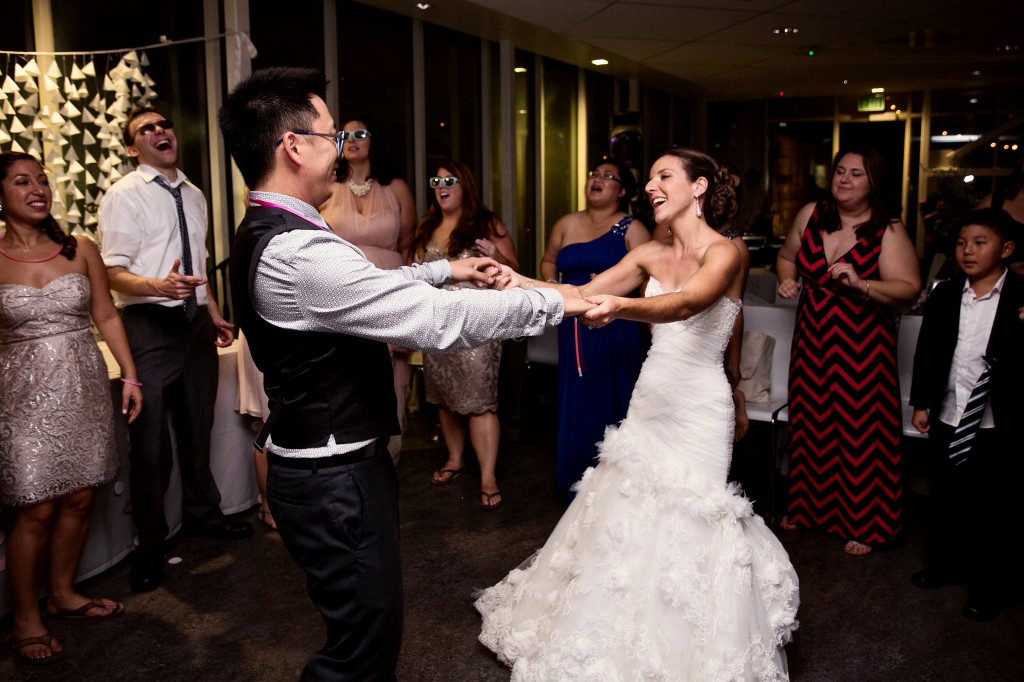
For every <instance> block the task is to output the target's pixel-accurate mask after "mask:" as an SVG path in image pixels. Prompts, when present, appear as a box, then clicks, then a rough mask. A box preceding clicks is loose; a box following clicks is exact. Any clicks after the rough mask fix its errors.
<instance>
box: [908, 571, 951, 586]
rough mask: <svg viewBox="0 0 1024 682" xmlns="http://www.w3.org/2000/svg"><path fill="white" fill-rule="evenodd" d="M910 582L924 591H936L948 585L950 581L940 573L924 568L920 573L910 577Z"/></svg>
mask: <svg viewBox="0 0 1024 682" xmlns="http://www.w3.org/2000/svg"><path fill="white" fill-rule="evenodd" d="M910 582H912V583H914V585H916V586H918V587H920V588H921V589H923V590H934V589H936V588H939V587H942V586H943V585H946V584H948V583H949V582H950V581H949V580H947V579H946V576H944V575H942V574H941V573H939V572H938V571H933V570H932V569H930V568H922V569H921V570H920V571H918V572H917V573H915V574H914V575H912V576H910Z"/></svg>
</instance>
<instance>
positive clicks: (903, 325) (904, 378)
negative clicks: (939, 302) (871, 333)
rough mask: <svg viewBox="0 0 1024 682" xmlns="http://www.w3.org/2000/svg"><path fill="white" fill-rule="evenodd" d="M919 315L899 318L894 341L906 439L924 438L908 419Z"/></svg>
mask: <svg viewBox="0 0 1024 682" xmlns="http://www.w3.org/2000/svg"><path fill="white" fill-rule="evenodd" d="M921 320H922V317H921V316H920V315H903V316H902V317H901V318H900V328H899V336H898V337H897V339H896V362H897V363H898V368H899V373H900V405H901V406H902V408H903V435H904V436H906V437H908V438H924V434H923V433H921V432H920V431H918V430H917V429H915V428H914V427H913V425H911V423H910V417H911V415H912V414H913V413H914V408H912V407H911V406H910V383H911V380H912V379H913V375H914V352H915V351H916V350H917V337H918V334H919V333H920V332H921Z"/></svg>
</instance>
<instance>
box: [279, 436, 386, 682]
mask: <svg viewBox="0 0 1024 682" xmlns="http://www.w3.org/2000/svg"><path fill="white" fill-rule="evenodd" d="M387 441H388V439H387V438H386V437H382V438H379V439H377V442H376V443H375V444H374V446H373V447H374V450H373V456H371V457H370V458H368V459H362V460H360V461H357V462H354V463H351V464H341V465H336V466H325V467H320V466H318V465H317V464H316V462H315V461H313V462H310V463H307V464H306V467H307V468H295V466H296V463H295V462H291V461H284V460H283V459H282V458H279V457H275V456H271V457H268V472H267V501H268V502H269V505H270V512H271V513H272V514H273V515H274V521H275V522H277V527H278V530H279V531H280V533H281V539H282V540H283V541H284V544H285V547H287V548H288V551H289V552H290V553H291V555H292V558H293V559H295V562H296V563H297V564H298V565H299V566H300V567H301V568H302V570H303V571H305V572H306V589H307V591H308V593H309V597H310V599H311V600H312V601H313V603H314V604H315V605H316V607H317V609H319V610H320V614H321V616H323V619H324V622H325V623H326V624H327V641H326V642H325V644H324V646H323V648H321V649H320V650H319V651H317V652H316V653H314V654H313V655H312V656H311V657H310V659H309V662H308V663H307V664H306V668H305V670H304V671H303V673H302V678H301V679H302V680H303V681H304V682H321V681H323V682H384V681H391V680H394V679H395V668H396V666H397V664H398V653H399V650H400V649H401V645H402V567H401V562H400V557H399V551H398V477H397V475H396V474H395V467H394V464H393V463H392V461H391V456H390V455H389V454H388V450H387Z"/></svg>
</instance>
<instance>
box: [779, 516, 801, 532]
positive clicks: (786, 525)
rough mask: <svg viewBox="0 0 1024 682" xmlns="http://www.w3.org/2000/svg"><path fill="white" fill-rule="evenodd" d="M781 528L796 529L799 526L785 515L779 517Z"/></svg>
mask: <svg viewBox="0 0 1024 682" xmlns="http://www.w3.org/2000/svg"><path fill="white" fill-rule="evenodd" d="M779 528H781V529H782V530H796V529H797V528H798V526H797V525H796V524H795V523H790V522H789V517H788V516H783V517H782V518H781V519H779Z"/></svg>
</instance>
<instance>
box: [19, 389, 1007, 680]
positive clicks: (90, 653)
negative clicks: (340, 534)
mask: <svg viewBox="0 0 1024 682" xmlns="http://www.w3.org/2000/svg"><path fill="white" fill-rule="evenodd" d="M541 393H542V396H541V398H540V399H537V398H536V392H535V391H528V395H529V396H530V398H529V399H528V400H527V401H526V402H527V407H526V408H525V410H524V417H525V420H524V423H523V426H522V429H521V433H520V438H519V441H518V442H517V443H511V442H504V443H503V444H502V450H501V460H500V463H499V483H500V485H501V488H502V492H503V493H504V495H505V502H504V505H503V507H502V508H501V509H500V510H498V511H496V512H493V513H488V512H483V511H480V510H479V509H478V507H477V504H478V498H479V496H478V495H477V490H478V481H477V480H475V478H474V475H473V473H472V472H469V473H467V474H466V475H464V476H462V477H461V478H459V479H458V480H457V481H455V482H454V483H453V484H451V485H449V486H446V487H441V488H438V487H434V486H431V485H430V484H429V482H428V479H429V476H430V472H431V471H432V470H433V469H434V468H436V467H437V466H439V465H440V464H441V463H442V462H443V460H444V454H443V452H442V449H441V448H440V447H439V444H438V443H437V442H436V441H434V440H432V436H433V435H434V433H435V427H434V426H433V421H434V420H433V419H423V418H422V417H414V418H413V419H412V420H411V422H410V425H409V430H408V432H407V437H406V451H405V453H404V456H403V459H402V462H401V464H400V465H399V476H400V480H401V507H402V548H403V565H404V575H405V590H406V600H405V601H406V609H405V613H406V621H405V639H404V644H403V649H402V657H401V661H400V664H399V670H398V673H399V679H400V680H403V681H412V682H433V681H437V682H447V681H450V680H456V681H463V680H465V681H474V682H476V681H481V682H490V681H495V682H496V681H498V680H507V679H508V671H507V669H505V668H504V667H503V666H502V665H500V664H499V663H498V662H497V661H496V660H495V659H494V657H493V656H492V655H491V654H490V652H488V651H487V650H486V649H484V648H483V647H482V646H481V645H479V644H478V643H477V641H476V635H477V631H478V626H479V621H478V618H477V615H476V613H475V611H474V610H473V607H472V601H473V599H472V596H471V594H472V592H473V591H474V590H475V589H477V588H481V587H484V586H487V585H490V584H492V583H494V582H495V581H497V580H498V579H500V578H501V577H502V576H503V575H504V574H505V573H506V572H507V571H508V570H509V569H511V568H513V567H515V566H516V565H517V564H518V563H519V562H521V561H522V560H523V559H524V558H526V557H527V556H528V555H530V554H531V553H532V552H533V551H534V550H535V549H536V548H537V547H538V546H539V545H540V544H542V543H543V541H544V539H545V538H546V536H547V534H548V532H550V530H551V528H552V527H553V526H554V524H555V523H556V521H557V520H558V518H559V516H560V513H561V507H560V506H559V504H558V503H556V502H555V501H554V499H553V494H552V490H553V478H554V465H553V457H554V438H555V420H554V407H553V406H552V402H551V401H550V399H548V400H544V399H543V394H544V392H543V391H542V392H541ZM766 447H767V438H766V434H765V433H763V432H761V433H756V432H755V433H753V434H751V436H750V441H749V442H748V444H747V447H746V448H745V449H744V451H742V452H740V453H739V454H738V455H737V461H736V467H735V471H736V475H737V477H738V478H739V479H740V480H741V481H743V482H744V483H745V487H746V489H747V490H748V492H749V494H750V496H751V497H753V498H754V499H755V500H756V501H760V500H762V499H764V485H763V483H764V481H763V477H760V478H759V475H760V474H761V473H763V471H764V466H763V465H762V464H763V462H764V455H763V453H764V451H765V450H764V448H766ZM923 500H924V498H921V497H918V496H915V495H913V494H909V495H908V510H907V519H908V523H907V532H906V533H905V536H904V539H903V542H901V543H900V544H899V546H897V547H895V548H893V549H892V550H890V551H886V552H875V553H873V554H872V555H870V556H867V557H864V558H854V557H849V556H846V555H844V554H843V553H842V551H841V543H840V542H838V541H837V540H835V539H832V538H829V537H826V536H823V535H819V534H815V533H806V532H797V533H786V532H783V531H778V533H779V534H780V536H781V538H782V540H783V542H784V543H785V545H786V547H787V549H788V550H789V552H790V554H791V558H792V560H793V563H794V564H795V566H796V568H797V571H798V573H799V575H800V580H801V598H802V606H801V609H800V613H799V619H800V629H799V630H798V631H797V633H796V636H795V639H794V641H793V643H792V644H791V645H790V646H789V647H788V649H787V651H788V656H789V661H790V672H791V674H792V678H793V679H794V680H815V681H818V680H821V681H836V682H845V681H849V682H868V681H874V680H900V681H902V680H979V681H981V680H985V681H989V680H1022V679H1024V605H1020V604H1018V605H1017V606H1014V607H1013V608H1010V609H1007V610H1005V611H1004V612H1003V613H1002V614H1001V615H1000V616H999V617H998V618H996V619H995V620H994V621H992V622H989V623H976V622H973V621H970V620H967V619H965V618H963V617H962V616H961V615H960V608H961V606H962V602H963V599H964V589H963V588H962V587H956V586H952V587H946V588H943V589H940V590H935V591H922V590H919V589H917V588H915V587H913V586H912V585H911V584H910V581H909V578H910V575H911V574H912V573H913V572H914V571H915V570H917V569H918V568H919V567H920V561H921V557H922V555H923V522H924V513H925V505H924V501H923ZM242 517H243V518H247V519H249V520H251V521H252V522H253V523H254V524H255V525H256V526H257V533H256V536H255V537H253V538H251V539H249V540H245V541H241V542H235V543H218V542H216V541H212V540H201V539H181V540H178V541H176V542H175V543H174V544H173V546H172V555H173V556H178V557H181V559H182V561H181V563H179V564H176V565H169V566H168V567H167V578H166V580H165V582H164V585H163V586H162V587H161V588H160V589H158V590H156V591H155V592H150V593H147V594H141V595H135V594H132V593H131V592H130V591H129V590H128V568H129V562H128V561H126V562H124V563H122V564H121V565H119V566H117V567H115V568H114V569H112V570H110V571H108V572H107V573H105V574H103V575H101V576H98V577H97V578H94V579H92V580H90V581H88V582H87V583H86V584H85V585H84V586H83V588H82V589H83V591H84V592H86V593H88V594H91V595H95V596H104V597H113V598H116V599H120V600H123V601H124V602H125V603H126V605H127V611H126V613H124V614H123V615H122V616H120V617H118V618H116V619H114V620H111V621H109V622H84V621H55V622H53V623H52V624H51V626H52V627H51V629H52V631H53V633H54V634H55V635H57V636H58V637H59V638H60V640H61V641H62V642H63V643H64V645H65V647H66V649H67V653H66V655H65V656H64V657H63V659H62V660H61V661H58V662H55V663H53V664H52V665H49V666H43V667H29V666H27V665H24V664H22V663H20V662H18V661H16V660H15V657H14V656H13V655H12V653H11V651H10V650H9V649H6V648H5V649H4V650H3V653H2V654H0V680H18V681H22V680H24V681H29V680H33V681H34V680H48V681H65V680H66V681H69V682H70V681H72V680H75V681H78V680H126V681H127V680H132V681H134V680H175V681H177V680H181V681H189V682H208V681H218V682H219V681H231V680H238V681H246V680H295V679H297V678H298V675H299V672H300V670H301V668H302V666H303V664H304V662H305V660H306V658H307V656H308V655H309V654H310V652H312V651H313V650H314V649H316V648H318V647H319V645H320V644H321V642H322V637H323V626H322V623H321V621H320V618H319V615H318V614H317V613H316V611H315V610H314V608H313V607H312V605H311V604H310V602H309V600H308V598H307V597H306V594H305V586H304V580H303V577H302V575H301V573H300V572H299V571H298V569H296V568H295V566H294V565H293V564H292V562H291V560H290V558H289V557H288V556H287V554H286V552H285V550H284V548H283V546H282V544H281V540H280V538H279V537H278V536H277V534H276V533H274V532H272V531H270V530H268V529H266V528H264V527H263V526H262V525H260V524H258V522H257V521H256V518H255V513H254V511H253V512H249V513H247V514H243V515H242ZM9 624H10V618H9V617H8V619H7V622H6V623H5V624H4V625H6V626H7V627H9ZM5 630H6V628H5ZM695 682H696V681H695Z"/></svg>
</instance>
